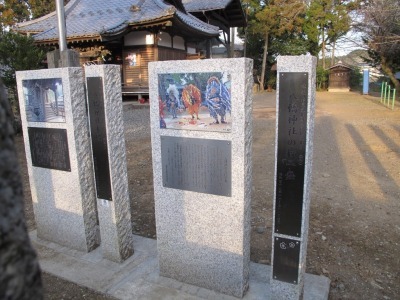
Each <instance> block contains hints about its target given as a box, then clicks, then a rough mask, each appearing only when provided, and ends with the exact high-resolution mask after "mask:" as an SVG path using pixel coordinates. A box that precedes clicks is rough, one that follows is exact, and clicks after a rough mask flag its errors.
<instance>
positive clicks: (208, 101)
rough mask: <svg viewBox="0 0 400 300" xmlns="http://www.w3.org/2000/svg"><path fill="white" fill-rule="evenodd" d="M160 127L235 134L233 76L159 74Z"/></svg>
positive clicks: (213, 73) (206, 73)
mask: <svg viewBox="0 0 400 300" xmlns="http://www.w3.org/2000/svg"><path fill="white" fill-rule="evenodd" d="M158 96H159V99H158V100H159V107H160V109H159V113H160V128H168V129H185V130H202V131H219V132H231V130H232V115H231V112H232V107H231V75H230V74H229V73H226V72H203V73H171V74H159V75H158Z"/></svg>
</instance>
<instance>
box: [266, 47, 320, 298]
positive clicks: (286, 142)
mask: <svg viewBox="0 0 400 300" xmlns="http://www.w3.org/2000/svg"><path fill="white" fill-rule="evenodd" d="M316 61H317V60H316V58H315V57H312V56H309V55H306V56H303V55H302V56H279V57H278V61H277V66H278V67H277V70H278V73H277V101H276V112H277V118H276V119H277V121H276V124H277V125H276V144H275V145H276V146H275V147H276V148H275V162H276V164H275V192H274V200H275V201H274V223H273V234H272V249H273V250H272V259H271V261H272V274H271V297H272V299H285V300H286V299H300V298H302V295H303V286H304V273H305V269H306V268H305V263H306V253H307V240H308V223H309V208H310V184H311V173H312V152H313V151H312V150H313V132H314V105H315V69H316Z"/></svg>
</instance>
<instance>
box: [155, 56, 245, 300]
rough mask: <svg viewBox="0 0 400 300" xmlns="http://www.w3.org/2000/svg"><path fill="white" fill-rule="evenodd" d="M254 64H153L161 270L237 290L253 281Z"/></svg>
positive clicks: (221, 61)
mask: <svg viewBox="0 0 400 300" xmlns="http://www.w3.org/2000/svg"><path fill="white" fill-rule="evenodd" d="M252 68H253V64H252V61H251V60H250V59H245V58H238V59H215V60H212V61H210V60H197V61H173V62H169V61H163V62H152V63H150V64H149V77H150V105H151V112H150V114H151V137H152V151H153V175H154V176H153V177H154V194H155V195H154V196H155V213H156V229H157V248H158V259H159V267H160V274H161V275H162V276H166V277H170V278H173V279H176V280H178V281H181V282H185V283H189V284H193V285H196V286H200V287H204V288H207V289H211V290H215V291H217V292H221V293H225V294H227V295H232V296H236V297H243V295H244V294H245V292H246V290H247V289H248V281H249V263H250V209H251V206H250V202H251V186H252V172H251V169H252V159H251V157H252V156H251V146H252V118H251V113H252V86H253V78H252Z"/></svg>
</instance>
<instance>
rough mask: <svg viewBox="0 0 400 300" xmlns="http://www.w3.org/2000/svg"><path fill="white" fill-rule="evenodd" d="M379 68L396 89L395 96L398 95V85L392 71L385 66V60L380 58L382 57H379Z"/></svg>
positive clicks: (399, 85)
mask: <svg viewBox="0 0 400 300" xmlns="http://www.w3.org/2000/svg"><path fill="white" fill-rule="evenodd" d="M381 67H382V70H383V72H385V73H386V75H387V76H389V78H390V80H391V81H392V83H393V85H394V87H395V89H396V95H399V93H400V83H399V81H398V80H397V79H396V77H395V76H394V74H393V71H392V69H391V68H390V67H389V66H388V65H387V62H386V58H385V57H382V56H381Z"/></svg>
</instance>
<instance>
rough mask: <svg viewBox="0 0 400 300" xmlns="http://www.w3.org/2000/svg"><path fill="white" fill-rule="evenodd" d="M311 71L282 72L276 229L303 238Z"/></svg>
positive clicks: (280, 83) (281, 232)
mask: <svg viewBox="0 0 400 300" xmlns="http://www.w3.org/2000/svg"><path fill="white" fill-rule="evenodd" d="M307 99H308V73H287V72H282V73H279V121H278V158H277V176H276V199H275V201H276V209H275V232H276V233H280V234H286V235H291V236H297V237H300V235H301V220H302V208H303V189H304V164H305V151H306V132H307V131H306V130H307Z"/></svg>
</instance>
